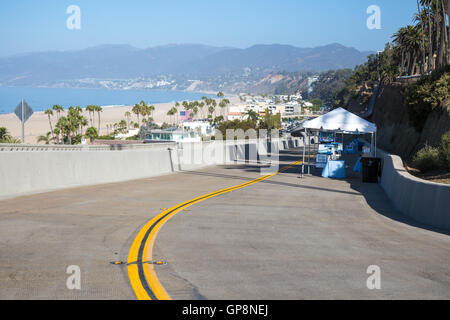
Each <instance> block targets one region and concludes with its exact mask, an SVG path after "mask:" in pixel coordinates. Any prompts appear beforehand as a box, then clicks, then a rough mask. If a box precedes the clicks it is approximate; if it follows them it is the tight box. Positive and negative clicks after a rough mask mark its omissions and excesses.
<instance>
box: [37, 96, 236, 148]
mask: <svg viewBox="0 0 450 320" xmlns="http://www.w3.org/2000/svg"><path fill="white" fill-rule="evenodd" d="M217 97H218V98H222V99H221V100H220V102H219V103H217V101H216V100H215V99H211V98H207V97H206V96H204V97H202V99H201V101H191V102H187V101H183V102H182V103H181V104H180V103H179V102H176V103H175V106H174V107H172V108H171V109H170V110H169V111H168V112H167V115H168V116H169V117H171V120H173V123H175V119H174V118H175V117H176V122H177V123H178V109H179V108H180V106H183V107H184V109H185V110H186V111H188V110H191V111H192V115H193V118H195V117H196V116H197V115H198V113H199V112H200V113H201V116H202V119H208V120H213V119H214V117H213V116H214V115H216V107H217V106H219V107H220V108H221V113H223V114H224V115H225V113H226V111H225V110H226V107H227V106H228V105H229V104H230V101H229V100H228V99H226V98H224V94H223V93H222V92H219V93H218V94H217ZM205 108H206V110H205ZM84 111H85V112H87V113H88V115H89V120H88V119H87V118H86V117H85V116H84V115H83V109H82V108H81V107H79V106H76V107H69V108H68V109H67V114H66V115H63V114H64V113H65V112H66V111H65V110H64V108H63V107H62V106H61V105H58V104H55V105H54V106H53V108H49V109H47V110H45V112H44V113H45V114H46V115H47V116H48V123H49V126H50V131H49V132H47V134H46V135H42V136H40V137H39V138H38V142H45V143H46V144H49V143H51V142H54V143H57V144H62V143H63V144H67V143H68V144H76V143H80V142H81V139H82V137H83V136H84V137H87V138H89V139H91V140H93V139H95V138H97V137H98V136H99V134H100V128H101V118H100V114H101V112H103V108H102V107H100V106H97V105H88V106H86V108H85V110H84ZM154 111H155V106H153V105H148V104H147V103H145V101H141V102H139V103H137V104H135V105H134V107H133V108H132V109H131V112H132V113H134V114H135V115H136V116H137V123H136V122H133V121H131V112H130V111H127V112H125V118H126V120H125V119H124V120H121V121H120V122H118V123H115V124H114V125H110V124H108V125H107V126H106V127H107V130H108V134H109V131H110V130H111V131H112V132H114V133H115V134H116V133H126V132H127V131H128V129H129V128H131V127H132V128H140V127H141V122H142V124H143V123H149V122H152V121H153V112H154ZM205 111H206V112H207V113H208V114H207V117H205V116H206V112H205ZM55 114H56V118H57V119H56V124H55V125H54V126H53V122H52V118H53V117H54V116H55ZM96 114H97V118H98V122H97V128H95V126H94V123H95V115H96ZM141 117H142V121H141ZM218 119H219V120H223V119H224V116H222V115H220V116H218V117H217V115H216V118H215V119H214V122H217V121H218ZM85 128H86V130H84V129H85Z"/></svg>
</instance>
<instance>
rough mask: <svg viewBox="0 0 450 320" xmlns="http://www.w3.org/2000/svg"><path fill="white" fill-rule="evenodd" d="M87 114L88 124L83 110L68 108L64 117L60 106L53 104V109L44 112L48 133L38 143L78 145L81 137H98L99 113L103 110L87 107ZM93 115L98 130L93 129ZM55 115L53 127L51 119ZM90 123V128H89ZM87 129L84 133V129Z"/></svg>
mask: <svg viewBox="0 0 450 320" xmlns="http://www.w3.org/2000/svg"><path fill="white" fill-rule="evenodd" d="M85 111H86V112H88V113H89V118H90V122H89V121H88V120H87V118H86V117H85V116H83V109H82V108H81V107H80V106H76V107H72V106H71V107H69V108H68V109H67V114H66V115H61V114H62V113H64V112H65V110H64V108H63V107H62V106H61V105H58V104H55V105H54V106H53V108H51V109H50V108H49V109H47V110H45V111H44V113H45V114H46V115H47V116H48V123H49V126H50V131H49V132H47V134H46V135H42V136H39V137H38V142H45V143H46V144H50V143H51V142H54V143H57V144H76V143H80V142H81V139H82V138H83V135H84V136H85V137H88V138H90V139H93V138H95V137H97V136H98V135H99V132H100V126H101V120H100V113H101V112H102V111H103V108H102V107H100V106H96V105H89V106H87V107H86V109H85ZM95 113H97V117H98V128H95V127H94V121H95ZM55 114H56V118H57V120H56V124H55V126H54V127H53V123H52V117H53V116H54V115H55ZM89 123H90V127H89ZM86 127H88V128H87V130H86V131H85V130H84V128H86Z"/></svg>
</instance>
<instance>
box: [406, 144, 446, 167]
mask: <svg viewBox="0 0 450 320" xmlns="http://www.w3.org/2000/svg"><path fill="white" fill-rule="evenodd" d="M440 164H441V162H440V159H439V149H438V148H434V147H431V146H429V145H426V146H425V147H423V148H422V149H420V150H419V151H418V152H417V153H416V155H415V156H414V158H413V166H414V167H415V168H417V169H419V170H420V171H421V172H422V173H425V172H427V171H431V170H436V169H439V167H440Z"/></svg>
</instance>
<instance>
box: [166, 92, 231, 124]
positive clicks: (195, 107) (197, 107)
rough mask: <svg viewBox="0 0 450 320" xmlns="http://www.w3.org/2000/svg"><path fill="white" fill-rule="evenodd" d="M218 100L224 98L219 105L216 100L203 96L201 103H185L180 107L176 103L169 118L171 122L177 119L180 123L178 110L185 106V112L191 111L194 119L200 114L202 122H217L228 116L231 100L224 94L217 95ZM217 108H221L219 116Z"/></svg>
mask: <svg viewBox="0 0 450 320" xmlns="http://www.w3.org/2000/svg"><path fill="white" fill-rule="evenodd" d="M217 97H218V98H222V99H221V100H220V102H219V103H217V100H216V99H212V98H208V97H206V96H203V97H202V98H201V101H190V102H188V101H183V102H182V103H181V105H180V103H179V102H176V103H175V106H174V107H172V108H171V109H170V110H169V111H168V112H167V116H169V119H170V120H169V121H171V122H172V123H174V122H175V121H174V120H175V119H174V118H176V122H177V123H178V109H179V108H180V106H183V108H184V110H185V111H191V116H192V118H193V119H196V118H198V117H197V116H198V115H199V114H200V119H202V120H209V121H213V120H217V119H218V118H220V119H222V120H223V119H224V118H225V116H226V107H227V106H228V105H229V104H230V100H228V99H226V98H223V97H224V94H223V93H222V92H219V93H218V94H217ZM217 106H219V107H220V113H219V115H217V109H216V108H217Z"/></svg>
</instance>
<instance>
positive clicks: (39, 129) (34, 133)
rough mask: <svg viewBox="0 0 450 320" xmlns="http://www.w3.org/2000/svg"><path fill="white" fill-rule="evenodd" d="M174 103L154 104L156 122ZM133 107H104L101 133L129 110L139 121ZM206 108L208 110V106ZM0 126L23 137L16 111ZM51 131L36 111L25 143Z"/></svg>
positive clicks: (166, 118) (164, 118)
mask: <svg viewBox="0 0 450 320" xmlns="http://www.w3.org/2000/svg"><path fill="white" fill-rule="evenodd" d="M227 98H228V99H229V100H230V102H231V104H235V103H237V102H238V101H239V98H238V97H236V96H234V97H227ZM217 100H218V99H217ZM174 105H175V103H174V102H171V103H159V104H154V106H155V111H154V113H153V118H154V120H155V122H156V123H158V124H162V123H163V122H169V116H167V111H169V109H170V108H172V107H173V106H174ZM132 108H133V106H127V107H106V108H103V112H101V114H100V119H101V127H100V135H106V134H107V133H108V132H107V125H113V124H114V123H117V122H119V121H120V120H126V117H125V112H127V111H129V112H130V113H131V118H130V120H131V121H134V122H137V116H136V114H134V113H133V112H132V111H131V109H132ZM204 109H205V112H206V107H205V108H204ZM219 109H220V108H219V107H217V108H216V110H217V112H220V111H219ZM83 110H84V109H83ZM178 110H180V111H182V110H183V107H182V106H180V107H179V109H178ZM61 115H63V114H61ZM64 115H65V113H64ZM83 115H84V116H85V117H86V119H88V121H89V113H88V112H86V111H83ZM51 120H52V126H53V127H54V126H55V124H56V122H57V118H56V113H55V114H54V115H53V117H52V118H51ZM140 120H141V121H142V116H140ZM97 126H98V118H97V114H95V121H94V127H96V128H97ZM0 127H6V128H7V129H8V131H9V133H10V134H11V135H12V136H13V137H16V138H21V136H22V125H21V122H20V120H19V119H18V118H17V116H16V115H15V114H14V113H9V114H2V115H0ZM49 131H50V125H49V122H48V116H47V115H45V114H44V112H35V113H34V114H33V115H32V116H31V117H30V119H28V121H27V122H26V123H25V143H27V144H37V139H38V137H39V136H40V135H45V134H46V133H47V132H49ZM41 143H42V142H41Z"/></svg>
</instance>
